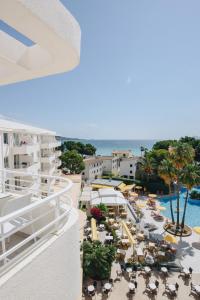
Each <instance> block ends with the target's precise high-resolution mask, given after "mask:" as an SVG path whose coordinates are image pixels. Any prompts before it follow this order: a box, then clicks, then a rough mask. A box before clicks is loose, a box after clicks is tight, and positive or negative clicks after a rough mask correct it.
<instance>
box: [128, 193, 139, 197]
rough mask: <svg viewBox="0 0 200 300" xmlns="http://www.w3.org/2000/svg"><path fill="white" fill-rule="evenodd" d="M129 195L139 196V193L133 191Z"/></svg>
mask: <svg viewBox="0 0 200 300" xmlns="http://www.w3.org/2000/svg"><path fill="white" fill-rule="evenodd" d="M129 195H130V196H131V197H138V193H135V192H131V193H129Z"/></svg>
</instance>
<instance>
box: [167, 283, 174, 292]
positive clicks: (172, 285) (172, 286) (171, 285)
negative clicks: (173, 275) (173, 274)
mask: <svg viewBox="0 0 200 300" xmlns="http://www.w3.org/2000/svg"><path fill="white" fill-rule="evenodd" d="M167 287H168V289H169V290H170V291H171V292H175V291H176V287H175V284H168V285H167Z"/></svg>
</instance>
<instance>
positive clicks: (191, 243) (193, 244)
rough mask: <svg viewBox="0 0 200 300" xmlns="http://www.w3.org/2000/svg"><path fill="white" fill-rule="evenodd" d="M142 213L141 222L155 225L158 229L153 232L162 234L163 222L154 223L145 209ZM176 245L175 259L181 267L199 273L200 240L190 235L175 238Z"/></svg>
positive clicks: (149, 212)
mask: <svg viewBox="0 0 200 300" xmlns="http://www.w3.org/2000/svg"><path fill="white" fill-rule="evenodd" d="M142 212H143V213H144V217H143V222H148V223H155V224H156V226H158V229H157V230H155V231H154V233H157V234H161V235H163V234H164V230H163V225H164V222H160V221H155V220H154V218H153V217H152V216H151V210H148V209H146V208H143V209H142ZM177 240H178V244H177V245H174V247H175V248H176V249H177V254H176V257H177V258H178V259H179V260H180V263H181V265H182V266H183V267H187V268H188V267H192V268H193V271H194V272H195V273H200V263H197V262H200V239H199V235H197V234H196V233H194V232H193V233H192V235H191V236H189V237H184V238H180V237H177Z"/></svg>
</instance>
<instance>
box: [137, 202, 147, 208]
mask: <svg viewBox="0 0 200 300" xmlns="http://www.w3.org/2000/svg"><path fill="white" fill-rule="evenodd" d="M136 205H137V207H139V208H144V207H146V204H145V203H136Z"/></svg>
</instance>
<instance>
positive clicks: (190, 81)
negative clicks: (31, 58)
mask: <svg viewBox="0 0 200 300" xmlns="http://www.w3.org/2000/svg"><path fill="white" fill-rule="evenodd" d="M62 2H63V4H64V5H65V6H66V7H67V8H68V9H69V10H70V11H71V12H72V14H73V15H74V16H75V17H76V19H77V20H78V22H79V24H80V26H81V30H82V45H81V63H80V65H79V66H78V68H76V69H75V70H73V71H72V72H69V73H65V74H61V75H56V76H50V77H46V78H42V79H35V80H31V81H27V82H22V83H17V84H13V85H8V86H3V87H1V88H0V113H1V114H2V115H6V116H8V117H10V118H13V119H18V120H21V121H25V122H28V123H31V124H34V125H37V126H41V127H45V128H49V129H53V130H56V131H57V132H58V134H61V135H65V136H70V137H79V138H96V139H104V138H105V139H145V138H146V139H151V138H152V139H153V138H158V139H161V138H174V137H179V136H183V135H192V136H200V126H199V124H200V123H199V112H200V39H199V32H200V1H199V0H191V1H188V0H176V1H174V0H167V1H162V0H154V1H149V0H139V1H138V0H123V1H122V0H109V1H108V0H99V1H98V0H84V1H83V0H62ZM0 25H1V27H0V28H3V29H5V27H4V26H3V25H2V24H0Z"/></svg>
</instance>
